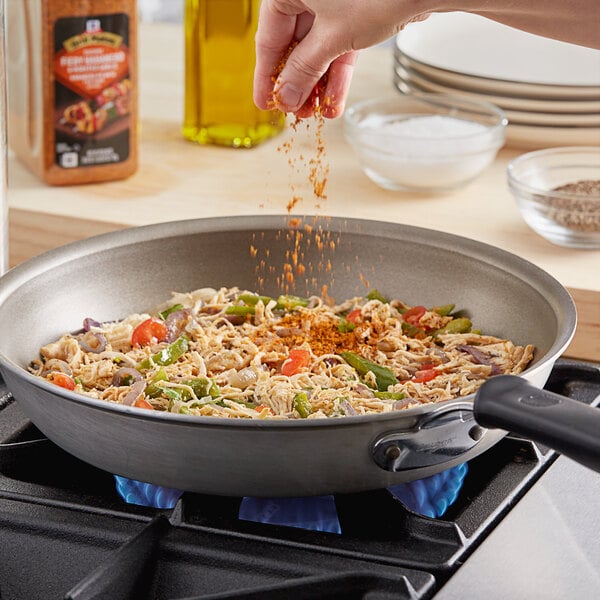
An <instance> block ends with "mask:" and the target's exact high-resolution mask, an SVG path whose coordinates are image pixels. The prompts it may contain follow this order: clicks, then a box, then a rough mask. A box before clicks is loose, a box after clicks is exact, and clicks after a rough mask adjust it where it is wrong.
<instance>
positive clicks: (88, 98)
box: [54, 13, 132, 169]
mask: <svg viewBox="0 0 600 600" xmlns="http://www.w3.org/2000/svg"><path fill="white" fill-rule="evenodd" d="M54 75H55V94H54V98H55V101H54V131H55V156H56V158H55V160H56V164H57V165H58V166H60V167H62V168H64V169H74V168H77V167H88V166H94V165H106V164H111V163H119V162H123V161H125V160H126V159H127V157H128V156H129V145H130V133H131V115H130V99H131V89H132V81H131V73H130V57H129V16H128V15H126V14H121V13H119V14H111V15H100V16H89V17H68V18H63V19H57V21H56V22H55V25H54Z"/></svg>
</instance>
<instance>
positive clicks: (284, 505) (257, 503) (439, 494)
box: [114, 463, 468, 534]
mask: <svg viewBox="0 0 600 600" xmlns="http://www.w3.org/2000/svg"><path fill="white" fill-rule="evenodd" d="M467 470H468V469H467V465H466V463H463V464H462V465H458V466H456V467H453V468H452V469H447V470H446V471H443V472H442V473H438V474H436V475H432V476H431V477H426V478H425V479H420V480H417V481H411V482H408V483H401V484H399V485H395V486H392V487H390V488H388V491H389V492H390V493H391V494H392V496H394V497H395V498H397V499H398V500H399V501H400V502H401V503H402V504H404V506H405V507H406V508H408V509H409V510H412V511H413V512H415V513H417V514H419V515H423V516H426V517H432V518H435V517H441V516H442V515H443V514H444V513H445V512H446V510H447V509H448V507H449V506H450V505H451V504H452V503H453V502H454V501H455V500H456V498H457V496H458V493H459V492H460V489H461V487H462V484H463V480H464V478H465V475H466V474H467ZM114 477H115V481H116V486H117V491H118V492H119V495H120V496H121V497H122V498H123V500H125V502H127V503H129V504H138V505H141V506H150V507H152V508H163V509H165V508H174V506H175V505H176V504H177V501H178V500H179V498H180V497H181V495H182V494H183V492H181V491H180V490H174V489H171V488H165V487H161V486H158V485H153V484H151V483H144V482H141V481H136V480H134V479H127V478H125V477H120V476H119V475H115V476H114ZM238 517H239V519H241V520H242V521H253V522H255V523H265V524H272V525H284V526H286V527H296V528H298V529H309V530H312V531H326V532H329V533H337V534H341V533H342V529H341V526H340V522H339V519H338V514H337V509H336V505H335V499H334V497H333V496H314V497H309V498H243V499H242V502H241V504H240V509H239V514H238Z"/></svg>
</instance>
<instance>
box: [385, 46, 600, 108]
mask: <svg viewBox="0 0 600 600" xmlns="http://www.w3.org/2000/svg"><path fill="white" fill-rule="evenodd" d="M394 57H395V59H396V61H397V63H398V64H400V65H402V66H403V67H406V68H409V69H412V70H413V71H415V72H417V73H419V74H421V75H423V77H426V78H427V79H430V80H431V81H435V82H437V83H441V84H442V85H449V86H451V87H457V88H461V89H464V90H470V91H474V92H483V93H486V94H498V95H501V96H516V97H520V98H530V99H534V100H535V99H537V100H540V99H551V100H558V99H561V100H600V86H593V85H590V86H585V87H584V86H567V85H546V84H542V83H540V84H535V83H525V82H522V81H504V80H502V79H490V78H488V77H477V76H475V75H465V74H463V73H455V72H454V71H447V70H446V69H439V68H437V67H433V66H431V65H427V64H425V63H422V62H419V61H418V60H414V59H412V58H410V56H407V55H406V54H404V53H403V52H402V50H399V49H398V48H396V49H395V50H394Z"/></svg>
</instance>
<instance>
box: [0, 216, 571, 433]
mask: <svg viewBox="0 0 600 600" xmlns="http://www.w3.org/2000/svg"><path fill="white" fill-rule="evenodd" d="M290 218H301V219H323V220H324V222H325V223H326V224H327V226H328V227H331V226H332V225H337V226H338V227H339V228H341V227H343V230H344V231H345V230H346V229H347V228H348V227H353V229H352V231H354V232H359V233H361V234H362V235H369V236H372V235H375V236H377V237H382V236H383V237H386V238H392V239H396V238H400V237H402V239H404V240H408V241H409V242H414V243H421V244H425V245H428V246H432V245H433V246H435V247H438V248H442V249H446V250H448V251H452V252H455V253H458V254H462V255H465V256H468V257H470V258H475V259H477V260H480V261H484V259H485V262H487V263H488V264H490V265H491V266H493V267H495V268H499V269H501V270H503V271H505V272H506V271H508V272H509V273H510V274H511V275H512V276H514V277H518V278H519V279H521V280H522V281H524V282H525V283H527V284H528V285H530V286H531V283H529V280H530V278H531V277H527V276H526V274H527V273H529V275H530V276H531V275H535V277H536V281H537V282H538V283H539V282H543V284H544V287H545V288H546V289H551V290H552V299H553V300H554V302H555V305H553V308H554V309H555V310H554V312H555V314H556V316H557V319H558V318H560V317H561V316H562V318H563V319H564V323H563V324H562V327H560V328H559V330H560V335H559V336H557V339H555V340H554V343H553V344H552V346H551V347H550V348H549V350H548V351H547V352H546V353H545V354H544V355H543V356H541V357H540V359H539V361H538V362H537V363H536V364H535V365H533V366H532V367H529V368H527V369H525V370H524V371H523V375H530V376H534V375H535V374H536V373H538V372H539V371H542V370H544V369H546V368H547V365H548V364H549V363H551V364H553V363H554V361H555V360H556V359H557V358H558V357H559V356H560V355H561V354H562V352H563V351H564V350H565V349H566V347H567V346H568V345H569V343H570V342H571V340H572V338H573V336H574V335H575V329H576V325H577V312H576V307H575V303H574V301H573V299H572V297H571V295H570V294H569V292H568V291H567V289H566V288H565V287H564V286H563V285H562V284H561V283H560V282H559V281H558V280H557V279H556V278H555V277H553V276H552V275H550V274H549V273H548V272H546V271H544V270H543V269H542V268H540V267H538V266H537V265H535V264H533V263H531V262H529V261H527V260H525V259H523V258H521V257H520V256H517V255H515V254H513V253H511V252H508V251H506V250H504V249H501V248H498V247H496V246H492V245H490V244H487V243H485V242H479V241H477V240H473V239H470V238H466V237H463V236H458V235H455V234H452V233H446V232H443V231H439V230H434V229H428V228H424V227H417V226H413V225H407V224H403V223H390V222H385V221H378V220H370V219H358V218H346V217H328V216H327V217H326V216H323V215H310V214H309V215H302V216H297V215H294V216H293V217H292V216H291V215H281V214H269V215H243V216H229V217H207V218H198V219H184V220H178V221H168V222H165V223H155V224H151V225H143V226H137V227H130V228H125V229H121V230H118V231H113V232H109V233H105V234H101V235H97V236H93V237H90V238H86V239H83V240H79V241H76V242H72V243H70V244H66V245H64V246H60V247H58V248H55V249H53V250H50V251H48V252H45V253H43V254H40V255H38V256H36V257H34V258H32V259H29V260H28V261H25V262H24V263H21V264H20V265H18V266H16V267H14V268H13V269H11V270H10V271H8V272H7V273H6V274H5V275H3V276H2V277H0V307H1V306H2V304H3V303H4V301H5V300H6V299H7V298H9V297H10V296H11V295H12V294H13V293H14V292H15V291H16V290H18V289H19V287H21V286H22V285H24V284H25V283H27V282H28V281H30V280H31V279H34V278H35V277H37V276H38V275H40V274H41V273H46V272H47V271H49V270H51V269H53V268H57V267H59V266H62V265H65V264H67V263H69V262H71V261H73V260H77V259H81V258H83V257H84V256H89V255H92V254H95V253H97V252H102V251H107V250H111V249H113V248H117V247H126V246H129V245H132V244H136V243H140V242H144V241H149V240H152V239H155V238H156V237H157V233H158V232H160V236H159V237H163V238H167V237H172V236H181V235H182V234H192V233H194V234H197V233H207V232H223V231H232V230H236V231H240V230H242V231H243V230H254V231H256V230H260V229H262V230H269V229H271V230H273V229H282V228H283V227H289V225H288V223H289V219H290ZM559 309H560V310H559ZM559 325H560V323H559ZM0 368H1V370H4V369H7V370H10V371H11V372H12V373H13V374H14V375H15V376H16V377H20V378H23V377H25V379H26V380H27V381H28V383H30V384H32V385H33V386H35V387H37V388H39V389H41V390H44V391H46V392H49V393H51V394H52V395H57V396H60V397H61V398H64V399H66V400H68V401H70V402H75V403H78V404H84V405H86V406H90V407H92V408H95V409H98V410H103V411H107V412H110V413H117V414H120V415H121V416H126V417H132V418H136V419H142V420H149V421H158V422H164V423H183V424H185V423H187V424H190V425H193V424H202V425H208V424H211V426H213V427H225V426H226V427H227V428H230V427H232V426H233V427H241V428H251V429H255V428H258V429H271V428H276V429H281V428H282V427H283V428H289V427H291V428H296V427H300V428H312V427H324V426H325V427H335V426H341V425H344V424H346V425H351V424H355V425H359V424H362V423H365V422H370V421H372V420H375V419H376V420H377V421H378V422H384V421H388V420H389V421H393V420H396V419H397V418H398V416H404V417H411V416H412V417H415V419H418V417H419V416H420V415H422V414H426V413H429V412H431V411H432V407H438V406H442V405H443V406H448V405H451V404H452V403H457V402H461V403H464V402H465V401H466V402H470V403H471V404H472V403H473V400H474V398H475V394H470V395H468V396H464V397H459V398H455V399H451V400H446V401H443V402H435V403H428V404H421V405H417V406H414V407H411V408H407V409H403V410H402V411H398V412H390V413H378V414H371V415H359V416H353V417H341V418H339V419H330V418H322V419H308V420H307V419H298V420H291V419H289V420H288V419H281V420H279V419H266V420H258V419H226V418H221V417H201V416H195V415H178V414H175V413H165V412H158V413H155V412H150V411H147V410H144V409H141V408H136V407H129V406H122V405H118V404H113V403H110V402H107V401H105V400H98V399H95V398H89V397H87V396H83V395H81V394H77V393H76V392H71V391H68V390H63V389H62V388H60V387H57V386H56V385H53V384H51V383H49V382H46V381H44V380H42V379H40V378H39V377H36V376H34V375H32V374H31V373H29V372H28V371H27V370H26V369H25V368H24V367H23V366H21V365H19V364H17V363H16V362H14V361H12V360H11V359H10V358H9V357H8V356H6V355H5V353H4V352H2V351H0ZM17 401H18V398H17Z"/></svg>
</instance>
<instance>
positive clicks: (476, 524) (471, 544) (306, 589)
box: [0, 360, 600, 600]
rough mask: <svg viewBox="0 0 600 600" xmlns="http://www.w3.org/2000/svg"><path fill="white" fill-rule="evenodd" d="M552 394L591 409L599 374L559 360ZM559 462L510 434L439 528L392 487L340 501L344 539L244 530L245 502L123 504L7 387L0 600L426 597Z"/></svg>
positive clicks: (472, 469) (201, 499) (0, 450)
mask: <svg viewBox="0 0 600 600" xmlns="http://www.w3.org/2000/svg"><path fill="white" fill-rule="evenodd" d="M546 387H547V388H548V389H550V390H552V391H554V392H557V393H560V394H564V395H567V396H570V397H572V398H576V399H578V400H581V401H584V402H588V403H589V402H592V401H593V400H594V399H595V398H596V397H598V395H600V367H598V366H597V365H591V364H587V363H579V362H574V361H565V360H560V361H558V362H557V364H556V365H555V368H554V369H553V371H552V374H551V376H550V379H549V380H548V383H547V385H546ZM115 443H118V441H117V440H115ZM556 458H557V455H556V453H555V452H553V451H551V450H549V449H547V448H544V447H541V446H540V445H538V444H534V443H532V442H530V441H528V440H523V439H519V438H517V437H514V436H508V437H506V438H504V439H503V440H502V441H501V442H499V443H498V444H496V445H495V446H494V447H493V448H491V449H490V450H488V451H487V452H485V453H484V454H483V455H481V456H479V457H477V458H476V459H474V460H472V461H470V462H469V465H468V467H469V470H468V473H467V475H466V477H465V479H464V483H463V486H462V488H461V491H460V494H459V496H458V498H457V500H456V502H454V504H452V506H451V507H450V508H449V509H448V511H447V512H446V513H445V514H444V516H443V517H442V518H438V519H431V518H428V517H424V516H421V515H419V514H417V513H415V512H411V511H410V510H408V509H406V508H405V507H404V506H403V505H402V504H401V503H400V502H399V501H398V500H396V499H395V498H394V497H393V496H391V495H390V494H389V493H388V492H387V491H386V490H381V491H373V492H365V493H360V494H346V495H337V496H335V506H336V508H337V513H338V518H339V521H340V525H341V529H342V534H341V535H340V534H335V533H324V532H319V531H307V530H302V529H295V528H290V527H284V526H278V525H265V524H260V523H254V522H249V521H242V520H240V519H239V518H238V510H239V506H240V502H241V499H240V498H224V497H216V496H206V495H199V494H188V493H186V494H184V495H183V496H182V497H181V499H180V500H179V502H178V503H177V505H176V506H175V508H174V509H172V510H160V509H153V508H148V507H143V506H137V505H131V504H127V503H125V502H124V501H123V500H122V499H121V497H120V496H119V495H118V494H117V492H116V488H115V481H114V478H113V476H112V474H110V473H106V472H104V471H101V470H99V469H96V468H95V467H92V466H90V465H87V464H85V463H83V462H81V461H79V460H78V459H76V458H74V457H72V456H70V455H68V454H67V453H65V452H64V451H62V450H61V449H59V448H58V447H57V446H55V445H54V444H52V443H51V442H49V441H48V440H47V439H45V438H44V436H43V435H42V434H41V433H40V432H39V431H38V430H37V429H36V428H35V427H34V426H33V425H32V424H31V423H30V422H29V420H28V419H27V418H26V417H25V416H24V414H23V413H22V412H21V411H20V409H19V405H18V402H15V401H13V400H12V398H11V397H10V395H7V394H6V392H4V394H3V395H2V394H0V600H35V599H37V598H40V599H42V598H43V599H44V600H50V599H54V598H57V599H59V598H70V599H77V600H84V599H85V600H91V599H94V600H98V599H101V598H102V599H104V598H106V599H110V600H132V599H135V600H141V599H146V598H147V599H152V600H157V599H170V600H175V599H180V600H181V599H187V600H193V599H198V600H200V599H202V600H208V599H216V598H223V599H224V598H236V599H240V600H241V599H249V598H260V599H263V598H264V599H269V598H285V599H300V598H302V599H320V600H322V599H333V598H344V599H350V600H352V599H365V600H366V599H368V600H391V599H405V598H407V599H408V598H410V599H420V598H424V599H427V598H433V597H434V596H435V594H436V592H437V591H438V590H440V589H441V588H442V586H443V585H444V583H445V582H446V581H447V580H448V578H449V577H450V576H451V575H452V574H454V573H455V572H456V571H457V570H458V569H459V568H460V566H461V564H462V563H464V561H465V560H466V559H467V558H468V557H469V556H470V555H471V554H472V553H473V552H476V551H477V547H478V546H479V544H480V543H481V542H482V541H483V540H484V539H485V538H486V537H487V535H488V534H489V533H490V532H491V531H492V530H493V529H494V527H495V526H496V525H497V524H498V523H499V522H500V521H501V520H502V518H503V517H504V516H505V515H506V514H507V513H508V511H510V510H511V508H513V507H514V506H515V504H516V503H517V502H518V501H519V499H520V498H521V497H523V495H524V494H526V493H527V491H528V490H529V489H530V487H531V486H532V485H533V484H534V483H535V481H537V480H538V479H539V478H540V477H541V475H542V474H543V473H544V472H545V471H546V470H547V469H548V467H549V466H550V465H551V464H552V462H553V461H554V460H555V459H556Z"/></svg>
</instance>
